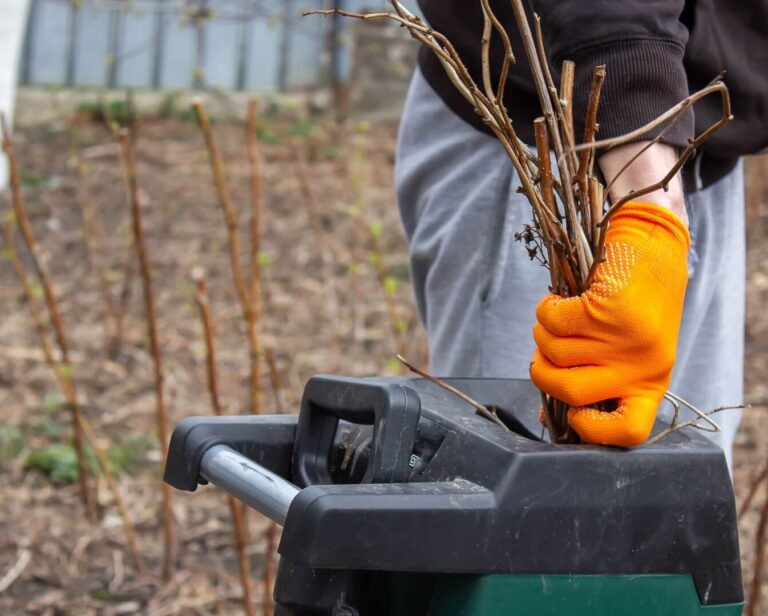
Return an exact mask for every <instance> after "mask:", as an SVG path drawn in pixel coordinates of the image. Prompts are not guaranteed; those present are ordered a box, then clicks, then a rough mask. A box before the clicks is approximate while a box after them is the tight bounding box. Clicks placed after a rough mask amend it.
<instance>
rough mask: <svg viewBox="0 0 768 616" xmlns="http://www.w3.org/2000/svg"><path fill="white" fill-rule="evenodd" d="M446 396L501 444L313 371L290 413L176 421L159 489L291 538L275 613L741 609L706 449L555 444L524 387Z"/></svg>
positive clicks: (437, 404)
mask: <svg viewBox="0 0 768 616" xmlns="http://www.w3.org/2000/svg"><path fill="white" fill-rule="evenodd" d="M448 382H449V383H450V384H452V385H453V386H454V387H456V388H458V389H460V390H461V391H463V392H465V393H466V394H467V395H468V396H470V397H472V398H474V399H475V400H477V401H479V402H482V403H483V404H485V405H486V406H488V407H489V408H490V407H491V406H495V407H496V409H497V412H498V414H499V416H500V417H501V418H502V420H503V421H504V423H505V424H506V425H507V426H508V427H509V428H510V430H509V431H506V430H504V429H503V428H502V427H501V426H499V425H496V424H495V423H493V422H491V421H489V420H487V419H485V418H484V417H482V416H480V415H478V414H476V413H475V411H474V408H473V407H472V406H470V405H469V404H468V403H466V402H465V401H463V400H462V399H460V398H458V397H456V396H455V395H454V394H452V393H451V392H449V391H447V390H446V389H444V388H442V387H440V386H439V385H437V384H435V383H432V382H430V381H427V380H425V379H421V378H410V377H387V378H377V377H372V378H350V377H339V376H326V375H319V376H315V377H313V378H311V379H310V380H309V382H308V383H307V385H306V387H305V390H304V395H303V400H302V403H301V411H300V413H299V414H298V415H259V416H247V417H243V416H241V417H192V418H188V419H185V420H184V421H182V422H181V423H180V424H179V425H178V426H177V428H176V429H175V431H174V433H173V437H172V439H171V445H170V451H169V455H168V460H167V463H166V469H165V480H166V481H167V482H168V483H170V484H171V485H172V486H174V487H176V488H178V489H182V490H190V491H194V490H195V489H196V488H197V486H198V484H200V483H207V482H210V483H212V484H214V485H216V486H218V487H219V488H221V489H223V490H224V491H226V492H228V493H230V494H232V495H234V496H236V497H237V498H239V499H241V500H242V501H243V502H245V503H246V504H248V505H249V506H251V507H253V508H254V509H257V510H258V511H260V512H262V513H263V514H265V515H267V516H268V517H270V518H271V519H272V520H275V521H276V522H278V523H280V524H281V525H283V534H282V539H281V541H280V546H279V554H280V565H279V569H278V575H277V579H276V583H275V591H274V598H275V604H276V607H275V614H277V615H281V616H287V615H296V616H305V615H331V616H356V615H357V616H366V615H375V616H384V615H397V616H417V615H419V616H423V615H429V616H459V615H463V616H516V615H525V616H529V615H534V616H547V615H551V616H561V615H565V614H568V615H569V616H579V615H582V614H584V615H587V614H589V615H590V616H598V615H609V614H610V615H611V616H640V615H642V616H654V615H671V616H672V615H673V616H695V615H701V616H731V615H737V614H741V612H742V602H743V599H742V588H741V570H740V562H739V547H738V535H737V528H736V512H735V505H734V496H733V489H732V485H731V480H730V477H729V473H728V468H727V466H726V462H725V458H724V455H723V453H722V451H721V450H719V449H718V448H717V447H716V446H715V445H713V444H712V443H710V442H709V441H708V440H707V439H706V438H705V437H703V436H702V435H700V434H699V433H697V432H696V431H694V430H691V431H677V432H674V433H672V434H670V435H669V436H668V437H666V438H664V439H661V440H659V441H658V442H657V443H655V444H652V445H645V446H641V447H638V448H635V449H632V450H626V451H625V450H618V449H611V448H605V447H595V446H585V445H553V444H551V443H549V442H546V441H544V440H542V439H541V438H540V437H539V435H540V432H541V426H540V424H539V420H538V408H539V405H540V398H539V393H538V392H537V391H536V390H535V389H534V387H533V386H532V385H531V383H530V382H528V381H525V380H502V379H451V380H449V381H448ZM662 428H663V426H662V425H661V424H658V425H657V426H656V428H655V430H657V431H658V430H660V429H662Z"/></svg>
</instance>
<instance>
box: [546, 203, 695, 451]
mask: <svg viewBox="0 0 768 616" xmlns="http://www.w3.org/2000/svg"><path fill="white" fill-rule="evenodd" d="M689 247H690V236H689V235H688V229H687V228H686V227H685V225H684V224H683V222H682V221H681V220H680V219H679V218H678V217H677V216H676V215H675V214H673V213H672V212H671V211H670V210H667V209H664V208H662V207H660V206H657V205H653V204H650V203H638V202H632V203H627V204H626V205H624V206H623V207H622V208H621V209H620V210H619V211H618V212H616V214H614V215H613V217H612V218H611V223H610V226H609V227H608V234H607V236H606V242H605V259H604V261H603V262H602V263H601V264H600V265H599V266H598V268H597V271H596V272H595V276H594V279H593V282H592V285H591V286H590V288H589V289H587V291H585V292H584V293H583V294H582V295H581V296H579V297H569V298H564V297H561V296H558V295H547V296H546V297H545V298H544V299H543V300H542V301H541V302H540V303H539V305H538V307H537V309H536V321H537V322H536V325H535V326H534V328H533V336H534V338H535V340H536V345H537V347H538V348H537V349H536V351H535V352H534V354H533V361H532V362H531V380H532V381H533V382H534V383H535V384H536V386H537V387H538V388H539V389H541V390H543V391H545V392H547V393H548V394H549V395H551V396H554V397H555V398H557V399H559V400H562V401H563V402H566V403H567V404H569V405H571V409H570V410H569V411H568V423H569V424H570V425H571V427H572V428H573V429H574V430H575V431H576V432H577V433H578V435H579V436H580V437H581V440H582V441H583V442H585V443H594V444H600V445H615V446H619V447H633V446H635V445H639V444H640V443H642V442H643V441H645V440H646V439H647V438H648V435H649V434H650V432H651V428H652V427H653V422H654V420H655V418H656V412H657V410H658V407H659V404H660V402H661V400H662V398H663V397H664V393H665V392H666V390H667V387H668V385H669V380H670V376H671V373H672V366H673V365H674V363H675V352H676V348H677V336H678V331H679V329H680V319H681V317H682V312H683V299H684V296H685V287H686V285H687V283H688V262H687V256H688V248H689ZM613 399H615V400H617V401H618V406H617V408H616V410H615V411H613V412H610V413H609V412H602V411H599V410H597V409H594V408H590V407H589V405H590V404H595V403H597V402H600V401H603V400H613Z"/></svg>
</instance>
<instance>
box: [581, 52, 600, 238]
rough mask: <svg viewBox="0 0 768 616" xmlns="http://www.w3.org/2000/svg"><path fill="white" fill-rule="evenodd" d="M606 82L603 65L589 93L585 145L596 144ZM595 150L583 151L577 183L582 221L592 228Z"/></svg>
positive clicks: (598, 68)
mask: <svg viewBox="0 0 768 616" xmlns="http://www.w3.org/2000/svg"><path fill="white" fill-rule="evenodd" d="M604 80H605V65H604V64H601V65H599V66H596V67H595V72H594V74H593V75H592V87H591V89H590V92H589V103H588V104H587V117H586V119H585V121H584V141H583V143H585V144H587V143H594V141H595V134H596V133H597V110H598V108H599V106H600V91H601V90H602V87H603V81H604ZM593 153H594V150H582V152H581V156H580V157H579V170H578V172H577V181H578V184H579V190H580V191H581V205H582V208H583V209H582V217H583V218H582V219H583V220H584V222H585V223H586V224H587V225H590V226H591V223H590V220H589V218H590V214H591V209H590V208H589V182H588V180H587V175H588V174H590V175H591V173H590V167H591V161H592V160H593Z"/></svg>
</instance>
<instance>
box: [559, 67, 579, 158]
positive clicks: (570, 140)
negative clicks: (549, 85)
mask: <svg viewBox="0 0 768 616" xmlns="http://www.w3.org/2000/svg"><path fill="white" fill-rule="evenodd" d="M575 75H576V64H575V63H574V62H573V61H571V60H564V61H563V67H562V69H561V70H560V104H561V105H562V108H563V114H564V117H563V122H564V123H565V136H566V143H567V145H568V147H570V148H573V146H574V145H575V143H574V136H573V134H574V133H573V131H574V129H573V80H574V77H575ZM571 162H572V163H574V168H575V162H576V156H575V155H573V156H572V161H571Z"/></svg>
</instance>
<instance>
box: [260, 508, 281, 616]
mask: <svg viewBox="0 0 768 616" xmlns="http://www.w3.org/2000/svg"><path fill="white" fill-rule="evenodd" d="M277 532H278V530H277V524H275V523H274V522H270V524H269V526H268V527H267V531H266V534H267V536H266V546H265V549H264V594H263V595H262V604H261V605H262V613H263V614H264V616H269V615H270V614H272V613H273V612H274V609H275V602H274V600H273V599H272V593H273V589H274V587H275V554H276V553H277Z"/></svg>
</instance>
